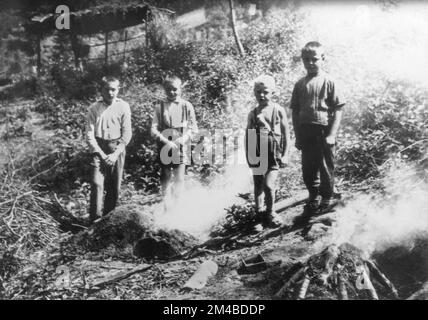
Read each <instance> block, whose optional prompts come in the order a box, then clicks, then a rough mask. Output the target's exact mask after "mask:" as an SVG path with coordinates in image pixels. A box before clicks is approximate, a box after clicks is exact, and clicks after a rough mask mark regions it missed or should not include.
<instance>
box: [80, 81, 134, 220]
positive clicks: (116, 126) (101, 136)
mask: <svg viewBox="0 0 428 320" xmlns="http://www.w3.org/2000/svg"><path fill="white" fill-rule="evenodd" d="M119 84H120V83H119V80H118V79H117V78H115V77H111V76H107V77H104V78H103V79H102V83H101V86H102V88H101V96H102V100H99V101H97V102H95V103H94V104H92V105H91V106H90V107H89V112H88V116H87V122H86V137H87V141H88V144H89V147H90V150H91V152H92V154H93V157H92V162H91V167H92V172H91V177H90V180H91V181H90V182H91V199H90V208H89V216H90V219H91V221H94V220H96V219H98V218H99V217H101V216H102V215H105V214H107V213H109V212H110V211H112V210H113V209H114V208H115V207H116V205H117V201H118V199H119V192H120V185H121V181H122V175H123V167H124V164H125V147H126V145H127V144H128V143H129V141H130V140H131V136H132V129H131V110H130V108H129V104H128V103H126V102H125V101H123V100H122V99H120V98H118V97H117V94H118V92H119ZM104 189H105V191H106V195H105V202H104V206H103V196H104Z"/></svg>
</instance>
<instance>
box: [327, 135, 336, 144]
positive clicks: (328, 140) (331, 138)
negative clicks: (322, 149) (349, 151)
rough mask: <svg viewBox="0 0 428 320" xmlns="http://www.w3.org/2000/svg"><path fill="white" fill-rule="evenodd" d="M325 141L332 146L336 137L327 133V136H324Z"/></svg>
mask: <svg viewBox="0 0 428 320" xmlns="http://www.w3.org/2000/svg"><path fill="white" fill-rule="evenodd" d="M325 142H326V143H327V144H328V145H329V146H334V145H335V144H336V137H335V136H332V135H328V136H327V137H325Z"/></svg>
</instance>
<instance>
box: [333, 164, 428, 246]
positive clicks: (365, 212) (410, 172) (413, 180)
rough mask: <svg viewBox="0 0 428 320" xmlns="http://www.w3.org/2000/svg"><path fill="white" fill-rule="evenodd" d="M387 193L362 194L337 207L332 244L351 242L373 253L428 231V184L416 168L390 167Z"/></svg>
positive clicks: (400, 243)
mask: <svg viewBox="0 0 428 320" xmlns="http://www.w3.org/2000/svg"><path fill="white" fill-rule="evenodd" d="M383 184H384V187H385V193H382V194H378V195H371V196H370V195H367V194H360V195H358V196H356V197H355V199H354V200H353V201H350V202H349V203H347V205H346V206H345V207H344V208H342V209H339V210H338V221H337V224H336V225H335V227H334V228H333V236H332V241H333V243H343V242H348V243H351V244H353V245H355V246H357V247H358V248H360V249H362V250H363V251H365V253H366V254H367V255H370V254H371V253H373V252H374V251H380V252H381V251H384V250H385V249H387V248H389V247H391V246H394V245H406V246H407V245H411V244H412V242H413V240H415V239H417V238H420V237H423V236H426V234H427V231H428V197H427V194H428V184H427V183H426V182H425V181H424V180H423V178H422V177H421V174H420V172H417V170H416V169H414V168H409V167H407V168H402V169H400V170H397V169H396V168H394V169H391V171H390V172H389V174H387V175H386V177H385V179H384V180H383Z"/></svg>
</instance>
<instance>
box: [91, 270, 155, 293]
mask: <svg viewBox="0 0 428 320" xmlns="http://www.w3.org/2000/svg"><path fill="white" fill-rule="evenodd" d="M151 267H153V265H151V264H141V265H139V266H137V267H135V268H133V269H132V270H129V271H119V272H116V273H114V274H112V275H108V276H106V277H104V278H103V279H101V280H98V281H95V282H93V283H92V285H91V289H92V290H95V289H96V288H98V289H100V288H101V287H104V286H106V285H109V284H112V283H114V282H116V281H120V280H123V279H126V278H128V277H129V276H131V275H133V274H135V273H138V272H143V271H146V270H148V269H150V268H151Z"/></svg>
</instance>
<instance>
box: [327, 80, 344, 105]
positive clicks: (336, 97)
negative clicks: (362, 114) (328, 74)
mask: <svg viewBox="0 0 428 320" xmlns="http://www.w3.org/2000/svg"><path fill="white" fill-rule="evenodd" d="M327 97H328V98H327V102H328V104H329V107H330V108H332V109H340V108H342V107H343V106H344V105H345V99H344V97H343V96H342V91H341V90H340V86H339V85H338V84H337V83H335V82H333V81H329V83H328V92H327Z"/></svg>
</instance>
